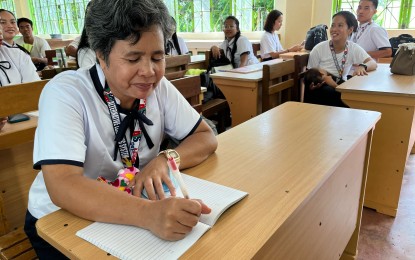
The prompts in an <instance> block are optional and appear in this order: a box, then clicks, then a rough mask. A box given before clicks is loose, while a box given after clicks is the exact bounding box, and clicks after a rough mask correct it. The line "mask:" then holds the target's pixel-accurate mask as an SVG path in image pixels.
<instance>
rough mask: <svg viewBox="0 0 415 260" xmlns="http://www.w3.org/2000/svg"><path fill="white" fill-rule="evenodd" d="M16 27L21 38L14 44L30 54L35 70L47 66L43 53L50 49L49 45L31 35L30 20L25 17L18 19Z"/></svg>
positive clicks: (31, 25) (31, 26)
mask: <svg viewBox="0 0 415 260" xmlns="http://www.w3.org/2000/svg"><path fill="white" fill-rule="evenodd" d="M17 26H18V27H19V32H20V33H21V34H22V35H23V36H22V37H20V38H18V39H17V40H16V41H15V42H16V44H19V45H20V46H23V47H24V48H25V49H26V50H27V51H28V52H29V53H30V57H31V58H32V62H33V63H34V64H35V66H36V68H37V69H38V70H42V69H43V68H44V67H45V66H46V65H47V64H48V58H46V53H45V51H46V50H50V49H51V48H50V46H49V43H48V42H47V41H46V40H45V39H43V38H40V37H38V36H35V35H33V22H32V20H30V19H28V18H25V17H22V18H19V19H17Z"/></svg>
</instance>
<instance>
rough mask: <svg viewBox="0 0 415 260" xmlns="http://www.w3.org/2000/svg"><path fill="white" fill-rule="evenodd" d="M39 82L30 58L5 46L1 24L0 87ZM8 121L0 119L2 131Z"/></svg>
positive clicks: (4, 118)
mask: <svg viewBox="0 0 415 260" xmlns="http://www.w3.org/2000/svg"><path fill="white" fill-rule="evenodd" d="M0 20H1V16H0ZM37 80H40V78H39V75H38V74H37V73H36V68H35V66H34V65H33V63H32V61H31V60H30V56H29V55H27V54H25V53H24V52H22V51H21V50H19V49H18V48H7V47H6V46H4V45H3V28H2V26H1V23H0V87H1V86H6V85H11V84H19V83H25V82H32V81H37ZM6 121H7V117H1V118H0V130H1V129H2V128H3V127H4V125H5V124H6Z"/></svg>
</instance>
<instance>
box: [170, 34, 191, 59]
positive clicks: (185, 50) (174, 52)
mask: <svg viewBox="0 0 415 260" xmlns="http://www.w3.org/2000/svg"><path fill="white" fill-rule="evenodd" d="M169 41H171V46H173V48H171V49H170V53H169V55H179V53H178V52H177V50H176V49H175V48H174V44H173V40H171V39H170V40H169ZM177 42H178V43H179V48H180V52H181V55H183V54H187V53H188V52H189V49H188V48H187V45H186V43H185V42H184V40H183V38H181V37H179V36H177Z"/></svg>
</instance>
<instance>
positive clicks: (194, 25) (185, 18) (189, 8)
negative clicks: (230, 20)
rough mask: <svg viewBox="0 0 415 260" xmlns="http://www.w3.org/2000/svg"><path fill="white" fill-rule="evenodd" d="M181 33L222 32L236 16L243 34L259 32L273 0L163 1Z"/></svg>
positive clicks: (272, 5) (272, 4) (271, 7)
mask: <svg viewBox="0 0 415 260" xmlns="http://www.w3.org/2000/svg"><path fill="white" fill-rule="evenodd" d="M164 3H165V4H166V6H167V7H168V9H169V11H170V13H171V14H172V16H173V17H175V19H176V22H177V31H179V32H221V31H222V24H223V20H224V19H225V18H226V17H227V16H229V15H234V16H236V18H238V20H239V23H240V29H241V31H260V30H262V29H263V25H264V22H265V18H266V16H267V14H268V13H269V12H270V11H271V10H272V9H273V7H274V0H164Z"/></svg>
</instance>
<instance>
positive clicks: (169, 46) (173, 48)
mask: <svg viewBox="0 0 415 260" xmlns="http://www.w3.org/2000/svg"><path fill="white" fill-rule="evenodd" d="M171 19H172V21H173V24H174V33H173V34H172V36H171V38H170V39H168V40H167V42H166V55H183V54H188V53H189V49H188V48H187V45H186V43H185V42H184V40H183V39H182V38H181V37H179V36H177V33H176V30H177V24H176V20H175V19H174V18H173V17H172V18H171Z"/></svg>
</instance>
